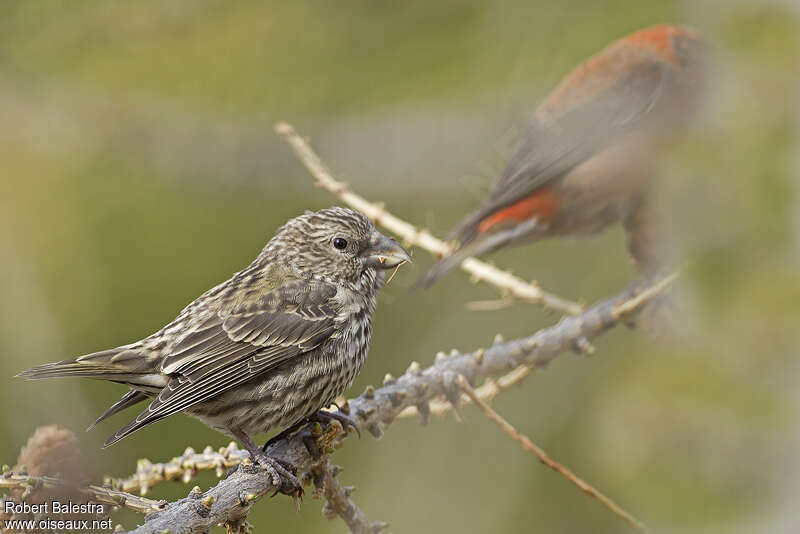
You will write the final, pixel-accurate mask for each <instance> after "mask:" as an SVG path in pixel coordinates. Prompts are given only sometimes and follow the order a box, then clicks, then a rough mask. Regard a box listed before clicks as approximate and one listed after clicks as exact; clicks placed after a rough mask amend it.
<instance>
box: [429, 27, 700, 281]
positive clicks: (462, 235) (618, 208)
mask: <svg viewBox="0 0 800 534" xmlns="http://www.w3.org/2000/svg"><path fill="white" fill-rule="evenodd" d="M704 58H705V45H704V41H703V39H702V37H701V36H700V34H699V33H698V32H697V31H695V30H692V29H688V28H683V27H680V26H670V25H660V26H653V27H650V28H646V29H643V30H640V31H637V32H636V33H633V34H631V35H629V36H627V37H625V38H623V39H620V40H618V41H616V42H614V43H612V44H611V45H610V46H608V47H607V48H606V49H604V50H602V51H601V52H600V53H598V54H597V55H595V56H593V57H591V58H589V59H588V60H586V61H585V62H584V63H582V64H581V65H579V66H578V67H577V68H576V69H575V70H573V71H572V72H571V73H570V74H568V75H567V76H566V78H564V79H563V80H562V81H561V83H560V84H559V85H558V86H557V87H556V88H555V89H554V90H553V91H552V92H551V93H550V94H549V95H548V96H547V98H546V99H545V100H544V102H543V103H542V104H541V105H540V106H539V108H538V109H537V110H536V112H535V113H534V115H533V120H532V123H531V124H530V126H529V128H528V130H527V132H526V133H525V135H524V138H523V140H522V143H521V146H520V147H519V148H518V149H517V151H516V153H515V154H514V155H513V156H512V158H511V161H510V162H509V163H508V164H507V166H506V168H505V169H504V170H503V172H502V174H501V175H500V177H499V179H498V180H497V182H496V183H495V185H494V188H493V189H492V191H491V193H489V196H488V198H486V199H485V200H484V202H483V203H482V204H481V205H480V207H478V209H476V210H475V211H474V212H472V213H471V214H470V215H469V216H467V217H466V218H465V219H464V220H463V221H462V222H461V223H460V224H459V225H458V226H457V227H456V228H455V230H453V232H451V234H450V236H449V237H450V238H451V239H453V238H455V239H457V241H458V245H457V248H456V249H455V250H454V251H453V252H452V253H451V254H450V255H449V256H447V257H445V258H443V259H442V260H441V261H439V262H438V263H437V264H436V265H434V266H433V268H432V269H431V270H430V271H429V272H428V273H427V275H426V276H425V277H424V279H423V280H422V281H421V283H422V285H424V286H430V285H431V284H433V283H434V282H435V281H436V280H438V279H439V278H440V277H441V276H442V275H444V274H445V273H447V272H448V271H449V270H450V269H452V268H453V267H455V266H457V265H458V264H459V263H461V261H462V260H463V259H464V258H466V257H467V256H476V255H481V254H486V253H489V252H492V251H494V250H497V249H499V248H501V247H504V246H508V245H518V244H523V243H530V242H533V241H537V240H539V239H542V238H545V237H552V236H561V235H579V234H593V233H596V232H599V231H600V230H602V229H604V228H605V227H607V226H608V225H609V224H611V223H614V222H616V221H620V220H621V221H622V222H623V224H624V225H625V227H626V229H627V230H628V248H629V251H630V253H631V255H632V256H633V258H634V260H635V261H636V264H637V267H638V269H639V270H640V272H642V273H644V274H647V273H651V272H653V271H654V270H656V269H657V268H658V267H659V263H660V258H659V257H658V253H657V251H656V247H653V246H652V243H651V241H652V239H653V236H651V235H650V234H651V233H652V229H651V228H650V227H649V221H647V213H646V209H647V207H646V206H647V194H646V193H647V189H648V185H649V182H650V177H651V176H652V174H653V167H654V165H655V160H656V159H657V158H656V154H657V151H658V150H657V149H658V147H659V145H660V144H661V143H662V142H663V140H664V139H665V136H666V134H668V133H669V132H674V131H675V130H676V129H679V128H681V127H684V126H685V125H686V124H687V123H688V122H689V119H691V118H692V116H693V115H694V114H695V113H696V111H697V109H698V107H699V106H698V104H699V101H700V100H701V98H700V97H701V95H702V87H703V85H704V78H705V73H706V68H705V61H704Z"/></svg>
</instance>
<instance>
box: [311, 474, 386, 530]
mask: <svg viewBox="0 0 800 534" xmlns="http://www.w3.org/2000/svg"><path fill="white" fill-rule="evenodd" d="M341 469H342V468H341V467H339V466H338V465H333V464H330V463H327V464H325V465H323V466H321V468H320V469H319V470H318V471H317V472H316V473H314V485H315V486H316V492H317V493H319V494H321V495H322V496H324V497H325V505H324V506H323V507H322V515H324V516H325V517H327V518H328V519H334V518H336V517H337V516H338V517H341V518H342V520H343V521H344V522H345V523H346V524H347V527H348V528H349V529H350V532H352V533H353V534H380V533H381V532H383V530H384V529H385V528H386V527H387V526H388V524H387V523H384V522H382V521H370V520H369V519H368V518H367V516H366V515H365V514H364V512H362V511H361V509H360V508H359V507H358V505H356V503H355V502H353V500H352V499H351V498H350V495H351V494H352V493H353V491H354V490H355V488H354V487H352V486H342V485H341V483H340V482H339V472H340V471H341Z"/></svg>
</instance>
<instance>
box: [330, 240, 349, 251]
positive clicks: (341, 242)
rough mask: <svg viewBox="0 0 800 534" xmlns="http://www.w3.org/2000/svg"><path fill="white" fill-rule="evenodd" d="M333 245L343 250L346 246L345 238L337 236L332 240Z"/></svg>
mask: <svg viewBox="0 0 800 534" xmlns="http://www.w3.org/2000/svg"><path fill="white" fill-rule="evenodd" d="M333 247H334V248H338V249H339V250H344V249H346V248H347V239H345V238H343V237H337V238H335V239H334V240H333Z"/></svg>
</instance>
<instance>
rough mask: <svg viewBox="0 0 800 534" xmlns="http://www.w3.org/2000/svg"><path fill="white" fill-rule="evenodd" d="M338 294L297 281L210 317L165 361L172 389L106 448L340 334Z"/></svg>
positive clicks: (325, 286) (321, 285) (323, 286)
mask: <svg viewBox="0 0 800 534" xmlns="http://www.w3.org/2000/svg"><path fill="white" fill-rule="evenodd" d="M336 291H337V289H336V287H335V286H332V285H330V284H326V283H323V282H317V281H309V280H301V281H294V282H290V283H287V284H284V285H283V286H281V287H279V288H277V289H275V290H273V291H271V292H269V293H266V294H264V295H263V296H261V297H260V298H258V299H256V300H254V301H251V302H249V303H247V304H244V305H240V306H238V307H237V308H235V309H234V310H233V311H230V312H228V313H224V312H218V313H209V315H208V318H207V319H206V320H205V321H203V322H202V323H200V324H199V325H198V327H197V328H196V329H195V330H194V331H192V332H191V333H189V334H188V335H186V336H185V337H184V338H183V339H182V340H181V341H180V343H178V345H176V347H175V348H174V349H173V350H172V351H171V352H170V354H169V355H168V356H167V357H166V358H165V359H164V361H163V363H162V365H161V370H162V372H163V373H165V374H168V375H170V377H171V378H170V380H169V383H168V384H167V386H166V387H165V388H164V389H163V390H162V391H161V392H160V393H159V395H158V396H157V397H156V398H155V399H153V401H152V402H151V403H150V405H149V406H148V407H147V409H146V410H144V411H143V412H142V413H141V414H139V415H138V416H137V417H136V419H135V420H134V421H131V423H130V424H128V425H127V426H125V427H124V428H122V429H121V430H119V431H118V432H116V433H115V434H114V435H113V436H112V437H111V438H109V440H108V441H107V442H106V445H110V444H111V443H114V442H116V441H118V440H120V439H122V438H123V437H125V436H126V435H128V434H130V433H131V432H134V431H135V430H137V429H139V428H141V427H142V426H144V425H146V424H149V423H152V422H155V421H157V420H159V419H163V418H164V417H167V416H168V415H171V414H173V413H176V412H178V411H181V410H184V409H186V408H188V407H190V406H192V405H193V404H196V403H198V402H202V401H205V400H208V399H210V398H212V397H214V396H216V395H219V394H220V393H222V392H224V391H227V390H229V389H231V388H233V387H236V386H237V385H240V384H242V383H244V382H246V381H247V380H250V379H252V378H254V377H256V376H257V375H259V374H261V373H264V372H266V371H268V370H270V369H274V368H275V367H277V366H279V365H280V364H282V363H284V362H286V361H288V360H290V359H291V358H293V357H296V356H298V355H300V354H303V353H305V352H308V351H309V350H312V349H314V348H316V347H318V346H319V345H320V344H321V343H322V342H323V341H325V340H326V339H327V338H328V337H330V336H331V335H332V334H333V333H334V332H335V330H336V305H335V303H334V301H333V300H332V298H333V297H334V295H335V294H336Z"/></svg>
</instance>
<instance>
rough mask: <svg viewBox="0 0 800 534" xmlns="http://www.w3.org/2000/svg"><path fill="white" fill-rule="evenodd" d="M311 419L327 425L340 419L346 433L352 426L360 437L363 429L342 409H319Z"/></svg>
mask: <svg viewBox="0 0 800 534" xmlns="http://www.w3.org/2000/svg"><path fill="white" fill-rule="evenodd" d="M337 407H338V406H337ZM309 419H311V420H312V421H317V422H318V423H320V424H321V423H325V424H326V425H327V424H328V423H330V422H331V421H339V423H341V425H342V428H343V429H344V431H345V433H346V432H347V429H348V428H352V429H353V430H355V432H356V434H357V435H358V437H359V438H360V437H361V430H360V429H359V428H358V423H356V421H355V419H353V418H352V417H350V416H349V415H347V414H345V413H343V412H341V411H335V412H328V411H326V410H318V411H317V413H315V414H314V415H312V416H311V417H310V418H309Z"/></svg>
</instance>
